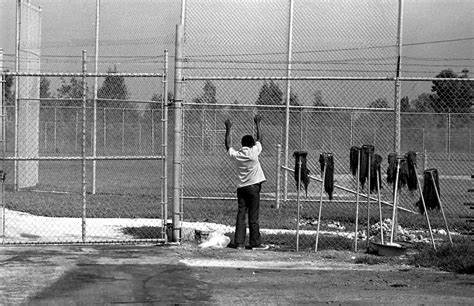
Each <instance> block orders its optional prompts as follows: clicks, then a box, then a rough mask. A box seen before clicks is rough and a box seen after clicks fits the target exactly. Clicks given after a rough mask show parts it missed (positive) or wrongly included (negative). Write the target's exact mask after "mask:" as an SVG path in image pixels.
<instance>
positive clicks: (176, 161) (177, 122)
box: [172, 24, 184, 242]
mask: <svg viewBox="0 0 474 306" xmlns="http://www.w3.org/2000/svg"><path fill="white" fill-rule="evenodd" d="M183 44H184V25H183V24H179V25H177V26H176V43H175V59H174V60H175V72H174V155H173V220H172V221H173V234H172V241H173V242H178V241H179V240H180V238H181V218H180V215H181V211H180V200H181V199H180V197H181V193H180V186H181V173H182V172H181V144H182V138H181V137H182V113H183V100H182V95H181V91H182V82H183V81H182V77H181V72H182V71H181V70H182V64H183Z"/></svg>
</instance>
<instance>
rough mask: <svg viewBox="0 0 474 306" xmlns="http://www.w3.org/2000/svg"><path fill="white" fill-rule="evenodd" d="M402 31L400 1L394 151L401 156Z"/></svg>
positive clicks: (401, 5)
mask: <svg viewBox="0 0 474 306" xmlns="http://www.w3.org/2000/svg"><path fill="white" fill-rule="evenodd" d="M402 30H403V0H398V27H397V71H396V76H395V99H394V109H395V130H394V134H395V137H394V151H395V152H396V153H397V154H398V155H400V151H401V119H400V91H401V85H400V76H401V71H400V70H401V66H402Z"/></svg>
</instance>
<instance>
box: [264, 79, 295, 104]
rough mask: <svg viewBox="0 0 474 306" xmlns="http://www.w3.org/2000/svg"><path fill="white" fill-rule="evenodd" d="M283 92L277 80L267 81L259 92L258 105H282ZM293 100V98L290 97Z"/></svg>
mask: <svg viewBox="0 0 474 306" xmlns="http://www.w3.org/2000/svg"><path fill="white" fill-rule="evenodd" d="M282 102H283V92H282V91H281V89H280V87H279V86H278V85H277V84H275V82H273V81H270V82H265V83H264V84H263V86H262V87H261V88H260V92H259V93H258V99H257V102H256V104H257V105H281V104H282ZM290 102H291V99H290Z"/></svg>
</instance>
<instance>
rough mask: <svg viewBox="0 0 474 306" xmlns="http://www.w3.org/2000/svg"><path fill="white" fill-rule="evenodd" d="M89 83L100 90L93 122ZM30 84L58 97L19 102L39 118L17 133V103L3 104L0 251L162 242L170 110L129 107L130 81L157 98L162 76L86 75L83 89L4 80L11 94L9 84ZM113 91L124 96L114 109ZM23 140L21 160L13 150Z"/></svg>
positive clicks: (67, 77) (153, 101)
mask: <svg viewBox="0 0 474 306" xmlns="http://www.w3.org/2000/svg"><path fill="white" fill-rule="evenodd" d="M96 76H97V77H99V78H100V80H99V81H100V83H99V84H104V85H103V86H102V87H101V88H104V90H102V91H99V93H100V95H99V98H98V99H97V100H96V104H97V107H96V114H95V115H94V107H93V105H94V99H92V97H91V94H90V93H88V92H87V87H88V86H87V85H88V84H90V83H92V82H93V79H94V77H96ZM32 77H35V78H36V79H37V82H39V79H40V78H41V82H47V83H48V84H60V85H59V86H58V87H56V86H52V85H49V86H51V87H49V86H48V88H57V91H56V92H48V97H43V98H30V97H28V96H27V95H25V96H22V97H21V98H20V99H19V100H18V103H19V104H24V105H25V107H29V108H31V107H32V106H34V107H35V108H36V109H37V110H38V111H37V112H36V113H32V112H30V113H29V117H28V118H21V117H20V118H19V119H18V120H19V121H18V122H17V124H16V121H15V118H16V116H15V106H13V105H12V103H13V102H14V100H12V99H8V96H4V98H5V97H6V98H7V99H5V100H4V105H5V107H4V113H5V115H6V116H5V119H6V120H5V125H4V130H5V132H6V133H5V137H4V139H3V144H4V151H3V152H4V153H3V154H4V156H3V158H2V160H3V167H2V171H3V173H6V178H5V180H4V181H3V184H2V185H3V193H2V242H3V243H33V244H34V243H84V242H87V243H97V242H131V241H164V240H165V238H166V236H165V234H166V231H165V227H164V226H163V224H164V223H165V221H164V220H165V219H166V218H167V214H166V212H165V211H166V205H167V200H166V198H164V195H165V194H166V193H165V192H164V188H165V186H166V185H165V183H166V180H165V177H164V176H163V173H164V172H163V167H164V166H166V164H167V162H166V155H167V154H165V152H166V151H165V150H166V148H167V144H166V142H165V138H164V131H165V128H164V126H165V124H167V115H165V114H166V113H167V107H166V108H165V107H164V103H163V101H162V98H160V97H159V96H158V95H153V97H152V94H150V96H149V97H148V99H143V100H139V99H137V100H129V99H126V98H127V95H126V84H130V83H133V82H134V81H133V80H132V79H137V78H138V79H141V82H137V83H138V84H143V86H145V88H143V91H149V90H153V88H155V90H156V92H160V91H161V90H162V88H161V87H162V86H164V85H163V76H162V75H160V74H117V73H116V74H111V75H108V76H105V77H104V76H101V75H93V74H92V75H88V76H87V77H85V78H84V81H85V82H82V81H78V80H79V79H78V74H65V73H62V74H57V75H54V74H46V75H41V76H40V75H39V74H31V75H30V74H28V73H24V74H21V75H17V74H15V73H7V74H5V75H4V78H6V79H8V82H7V83H9V86H10V88H14V83H15V81H16V79H15V78H18V79H20V80H21V79H22V78H32ZM10 81H11V82H10ZM11 83H13V84H11ZM108 83H111V84H113V86H111V87H109V88H108V89H107V84H108ZM21 84H24V83H23V82H21ZM118 84H122V85H123V86H124V87H123V88H124V89H125V90H124V96H123V97H122V98H121V99H120V98H117V97H114V96H113V95H114V94H116V93H117V91H118V90H117V85H118ZM150 84H153V87H152V86H150ZM43 86H44V85H43ZM43 88H44V87H43ZM20 91H22V92H25V90H24V88H23V87H21V86H20ZM84 93H86V95H85V96H84ZM109 97H110V98H109ZM94 119H95V120H94ZM32 122H35V123H36V124H35V126H32V124H31V123H32ZM94 123H95V124H94ZM94 127H95V129H94ZM22 130H23V131H25V136H24V140H23V143H22V145H23V146H24V147H25V148H26V150H25V152H26V153H25V152H22V151H18V150H17V145H15V144H16V142H15V140H16V139H17V138H16V137H15V134H16V133H17V132H21V131H22ZM94 134H95V135H94ZM166 141H167V140H166ZM18 145H19V144H18ZM31 162H34V164H32V163H31ZM94 172H95V177H94ZM93 186H95V190H93V189H92V188H93Z"/></svg>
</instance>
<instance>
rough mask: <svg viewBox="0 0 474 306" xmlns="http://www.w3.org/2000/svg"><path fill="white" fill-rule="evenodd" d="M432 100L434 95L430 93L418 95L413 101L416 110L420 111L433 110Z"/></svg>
mask: <svg viewBox="0 0 474 306" xmlns="http://www.w3.org/2000/svg"><path fill="white" fill-rule="evenodd" d="M431 100H432V96H431V94H429V93H422V94H421V95H418V97H417V98H416V99H415V100H413V101H412V105H413V108H414V111H415V112H418V113H427V112H433V109H432V108H431V104H432V101H431Z"/></svg>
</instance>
